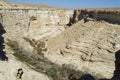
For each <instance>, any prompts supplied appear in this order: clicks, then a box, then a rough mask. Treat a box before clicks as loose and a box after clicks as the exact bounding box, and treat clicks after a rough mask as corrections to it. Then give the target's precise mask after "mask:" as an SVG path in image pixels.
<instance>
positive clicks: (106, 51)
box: [46, 21, 120, 78]
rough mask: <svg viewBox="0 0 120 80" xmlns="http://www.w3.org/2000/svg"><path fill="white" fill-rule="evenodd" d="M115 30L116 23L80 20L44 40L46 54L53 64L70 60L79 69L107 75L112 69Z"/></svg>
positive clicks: (116, 41) (116, 39)
mask: <svg viewBox="0 0 120 80" xmlns="http://www.w3.org/2000/svg"><path fill="white" fill-rule="evenodd" d="M119 30H120V28H119V25H113V24H109V23H107V22H93V21H89V22H88V23H85V24H83V22H82V21H80V22H78V23H76V24H74V25H73V27H71V28H69V29H67V30H66V31H64V32H63V33H62V34H61V35H59V36H57V37H55V38H53V39H50V40H48V42H47V45H48V50H49V51H48V54H46V56H47V57H48V58H49V59H50V60H52V61H53V62H55V63H57V64H61V65H62V64H74V66H76V67H77V69H78V70H82V71H83V72H88V73H91V74H93V75H96V76H99V78H100V77H105V78H111V77H112V76H113V74H114V70H115V63H114V61H115V52H116V51H117V50H119V47H120V39H119V36H120V32H119ZM61 51H62V54H61ZM103 73H104V74H103Z"/></svg>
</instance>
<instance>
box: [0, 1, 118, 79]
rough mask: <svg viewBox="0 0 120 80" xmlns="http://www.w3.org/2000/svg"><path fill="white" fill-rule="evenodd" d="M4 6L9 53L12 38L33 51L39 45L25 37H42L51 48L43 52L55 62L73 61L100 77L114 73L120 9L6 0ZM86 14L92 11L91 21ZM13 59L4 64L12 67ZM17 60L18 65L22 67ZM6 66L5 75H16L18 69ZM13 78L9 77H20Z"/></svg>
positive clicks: (0, 14)
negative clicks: (47, 5)
mask: <svg viewBox="0 0 120 80" xmlns="http://www.w3.org/2000/svg"><path fill="white" fill-rule="evenodd" d="M0 6H1V7H0V24H1V25H2V26H3V27H4V29H5V31H6V33H5V34H3V35H2V36H3V37H4V41H5V43H4V44H5V51H6V53H7V54H14V53H15V52H14V51H13V50H12V49H11V46H10V45H8V41H16V42H17V43H18V45H17V46H12V48H14V47H18V46H20V50H25V51H27V52H28V53H30V54H33V53H34V52H33V51H34V48H35V47H36V46H35V47H33V46H32V45H30V42H27V41H26V40H25V38H26V39H28V40H29V41H32V40H33V39H34V40H35V41H38V40H42V41H44V42H45V44H46V45H45V47H46V48H47V49H46V51H44V52H43V54H44V55H43V56H44V57H46V58H47V59H49V60H50V61H52V62H53V63H55V64H58V65H63V64H67V65H69V64H71V65H74V67H75V69H76V70H80V71H82V72H85V73H89V74H91V75H94V76H97V77H98V78H111V77H112V76H113V75H114V70H115V63H114V61H115V52H116V51H118V50H119V49H120V32H119V31H120V25H119V24H120V9H80V10H62V9H54V8H44V9H43V8H38V6H37V7H36V6H35V7H34V8H32V7H27V8H25V7H24V6H23V5H18V6H17V5H13V4H9V3H5V2H2V3H1V5H0ZM29 6H30V5H29ZM84 14H88V15H89V19H88V20H89V21H88V22H86V23H84V21H83V16H84ZM14 49H18V48H14ZM18 52H21V51H18ZM8 58H10V57H8ZM11 60H13V61H14V60H15V59H12V58H10V61H8V64H7V62H5V63H4V62H0V65H2V64H3V65H5V66H6V68H8V67H9V66H10V68H12V67H11V65H12V64H13V63H12V61H11ZM15 63H16V66H20V67H22V66H21V65H19V64H18V63H17V62H15ZM21 64H22V63H21ZM2 67H3V66H1V71H2V72H3V73H4V74H5V75H4V76H6V75H7V76H9V75H12V76H13V74H14V72H15V71H14V70H13V69H12V70H13V73H12V74H8V73H6V71H5V70H2ZM20 67H19V68H20ZM15 69H17V68H15ZM23 70H25V69H24V67H23ZM25 73H27V71H25ZM103 73H104V74H103ZM30 75H33V74H32V73H30ZM39 75H41V74H38V73H37V74H36V75H35V80H37V77H36V76H39ZM1 76H2V73H1ZM25 76H27V75H26V74H25V75H24V74H23V78H24V80H30V79H31V80H33V78H34V77H32V78H30V79H29V78H28V76H27V78H26V77H25ZM11 78H12V77H11ZM11 78H9V79H7V78H6V79H7V80H16V78H15V79H11ZM38 79H39V78H38ZM44 79H46V80H47V78H44ZM44 79H42V80H44Z"/></svg>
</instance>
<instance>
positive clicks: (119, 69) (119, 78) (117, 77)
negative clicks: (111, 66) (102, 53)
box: [111, 50, 120, 80]
mask: <svg viewBox="0 0 120 80" xmlns="http://www.w3.org/2000/svg"><path fill="white" fill-rule="evenodd" d="M115 59H116V60H115V71H114V75H113V77H112V78H111V80H120V50H118V51H117V52H116V53H115Z"/></svg>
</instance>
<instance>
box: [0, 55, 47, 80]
mask: <svg viewBox="0 0 120 80" xmlns="http://www.w3.org/2000/svg"><path fill="white" fill-rule="evenodd" d="M7 56H8V57H9V61H5V62H3V61H0V80H21V79H22V80H49V79H48V77H47V76H46V75H43V74H41V73H38V72H36V71H34V70H32V69H30V68H29V67H28V66H26V65H25V64H24V63H22V62H20V61H18V60H16V59H15V57H14V56H13V55H11V54H9V55H7ZM20 68H22V70H23V75H22V77H21V79H19V78H18V77H17V73H18V69H20Z"/></svg>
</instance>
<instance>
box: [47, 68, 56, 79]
mask: <svg viewBox="0 0 120 80" xmlns="http://www.w3.org/2000/svg"><path fill="white" fill-rule="evenodd" d="M46 74H47V75H48V76H50V77H52V78H55V77H56V76H57V75H58V70H57V68H56V67H51V68H50V69H49V70H48V71H47V72H46Z"/></svg>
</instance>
